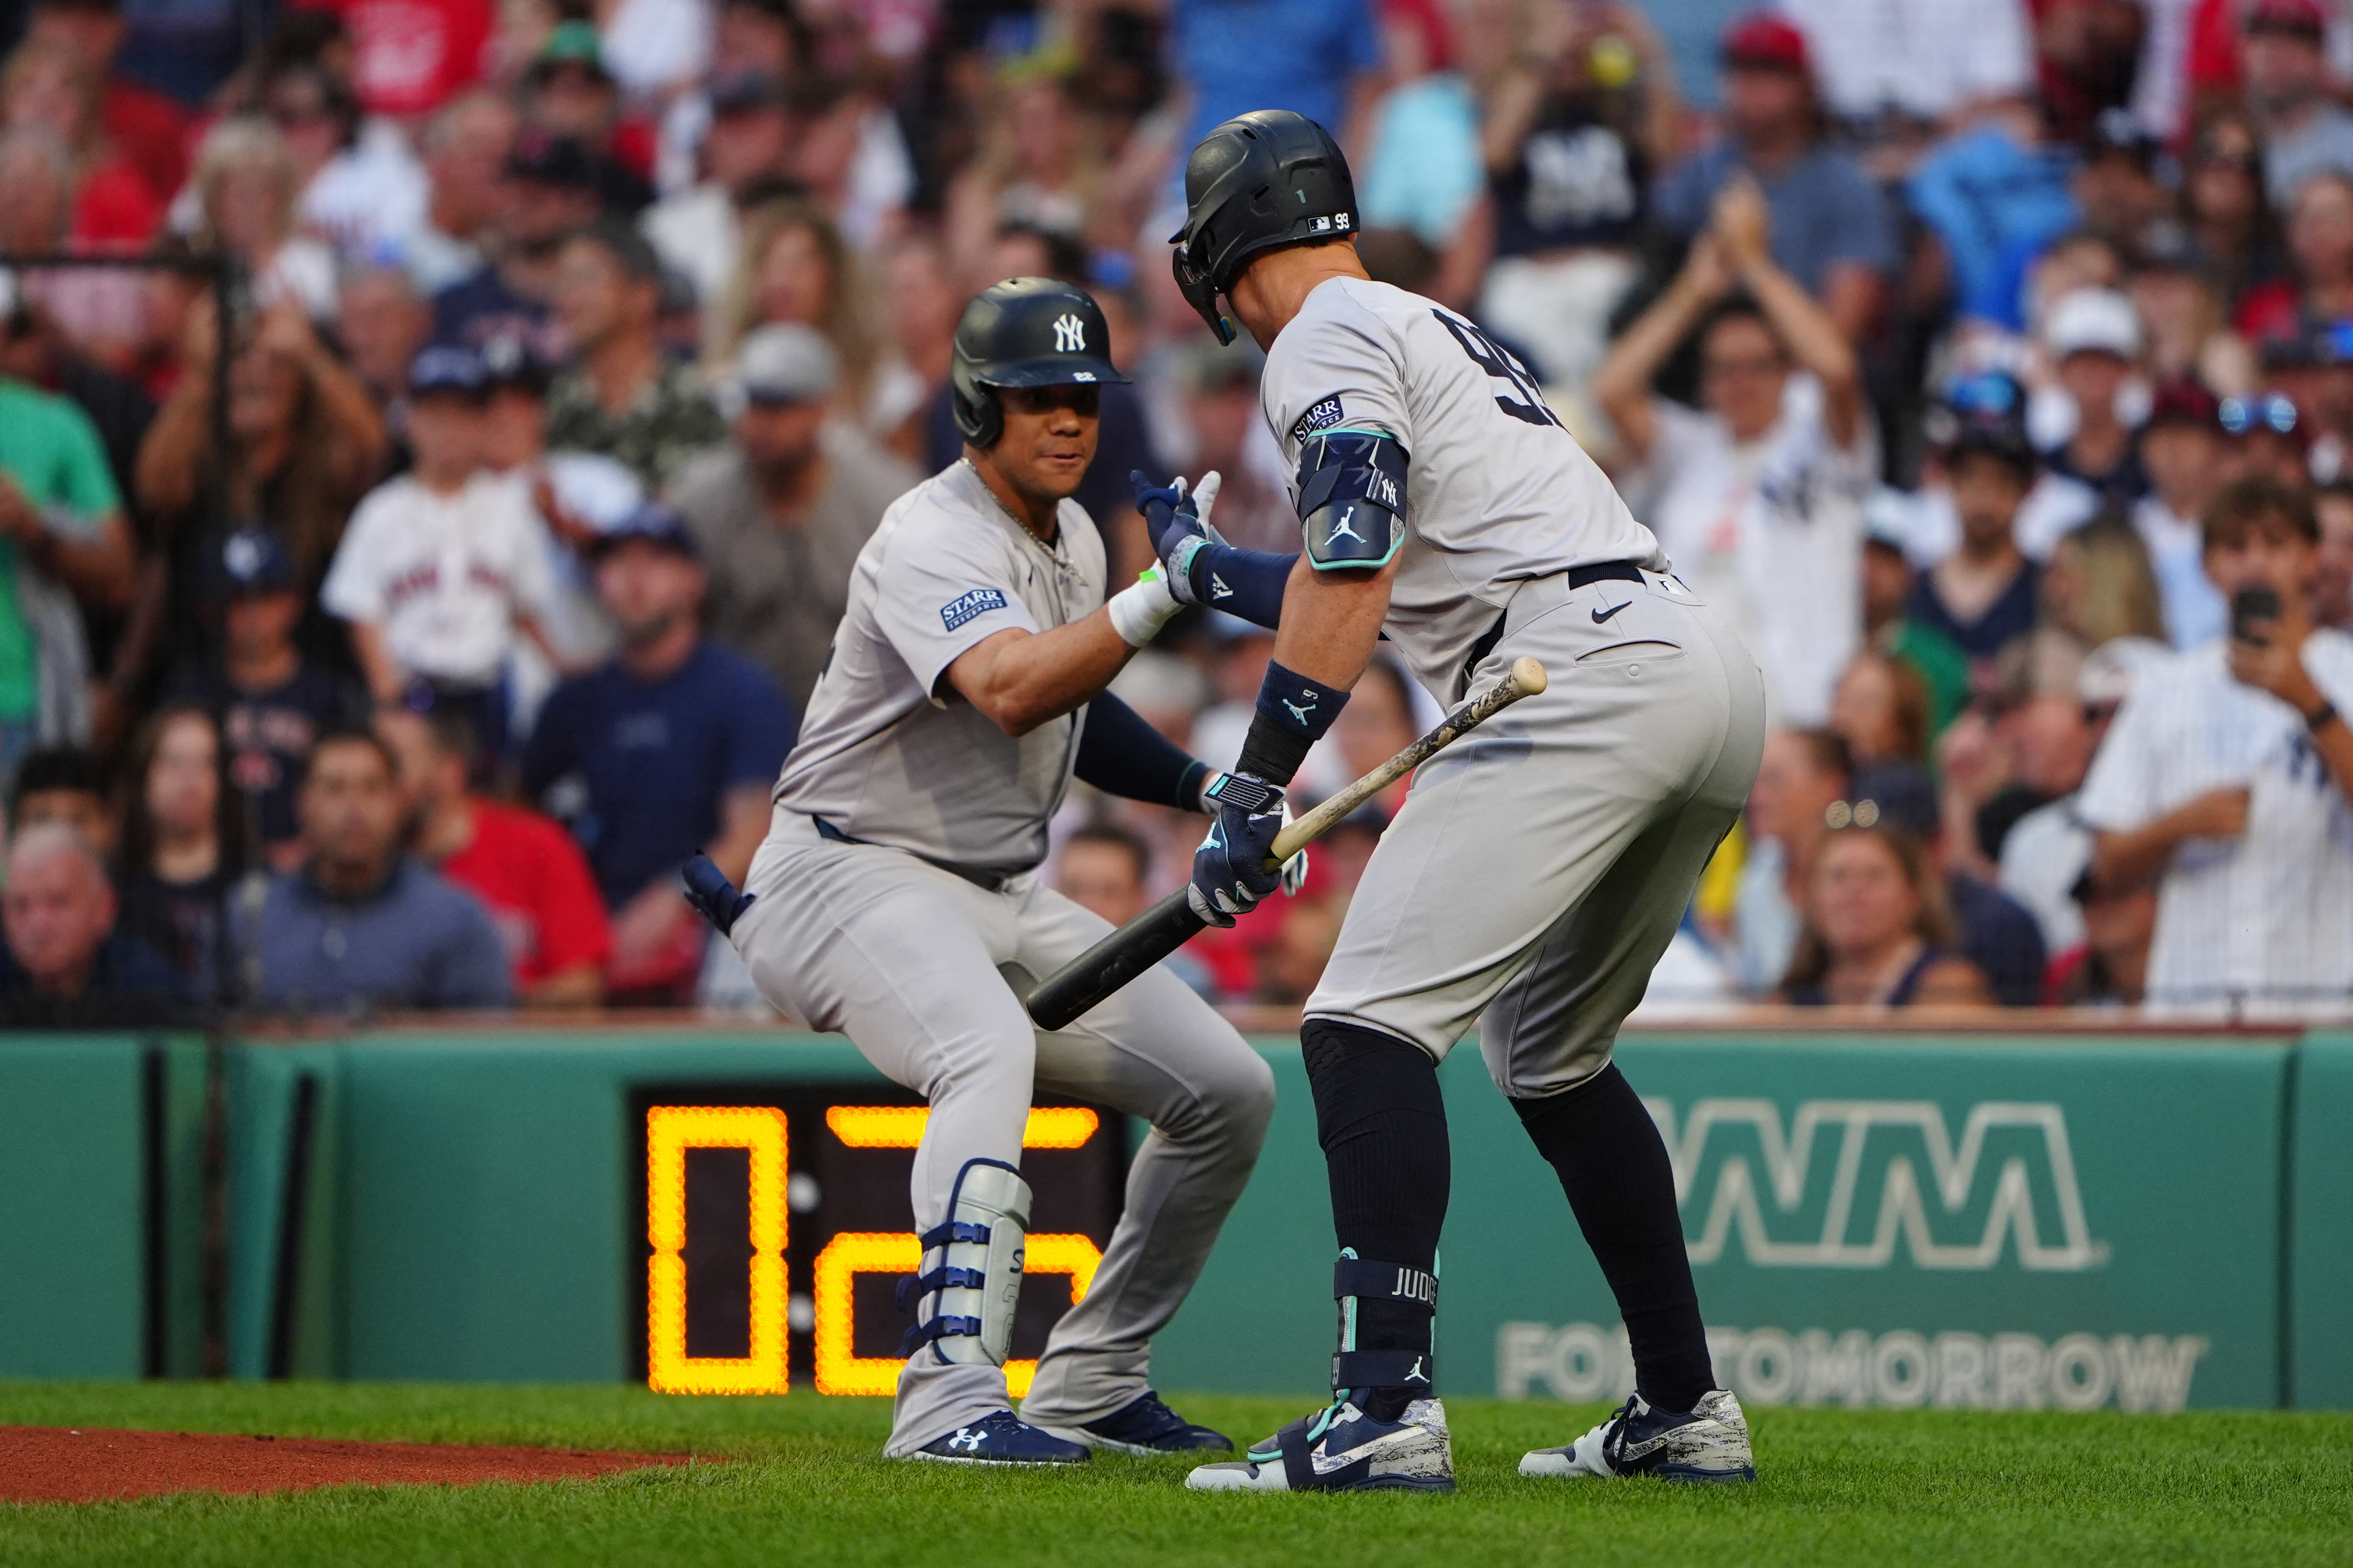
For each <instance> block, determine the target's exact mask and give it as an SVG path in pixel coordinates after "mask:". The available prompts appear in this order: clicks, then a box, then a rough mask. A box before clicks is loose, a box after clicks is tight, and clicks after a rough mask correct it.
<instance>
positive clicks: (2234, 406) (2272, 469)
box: [2221, 392, 2312, 489]
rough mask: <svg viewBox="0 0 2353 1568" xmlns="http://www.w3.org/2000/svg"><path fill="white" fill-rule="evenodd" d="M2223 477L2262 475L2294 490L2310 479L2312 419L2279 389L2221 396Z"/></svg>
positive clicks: (2240, 477) (2239, 477) (2235, 477)
mask: <svg viewBox="0 0 2353 1568" xmlns="http://www.w3.org/2000/svg"><path fill="white" fill-rule="evenodd" d="M2221 423H2222V433H2223V434H2224V435H2225V436H2227V437H2230V439H2229V441H2228V442H2226V443H2225V444H2224V446H2223V448H2222V477H2223V479H2224V480H2225V481H2226V482H2227V481H2232V480H2238V479H2272V480H2274V481H2276V482H2278V483H2280V484H2283V485H2285V486H2287V487H2288V488H2289V489H2298V488H2300V487H2302V486H2304V485H2307V484H2309V483H2311V482H2312V421H2311V419H2310V418H2309V417H2308V416H2306V414H2305V412H2304V410H2303V409H2302V408H2300V407H2298V406H2297V405H2296V402H2295V399H2294V398H2293V397H2290V396H2288V395H2285V394H2284V393H2280V392H2264V393H2258V394H2256V395H2254V396H2252V397H2226V398H2224V399H2222V409H2221Z"/></svg>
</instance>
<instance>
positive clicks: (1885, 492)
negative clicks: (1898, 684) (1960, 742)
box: [1862, 489, 1969, 744]
mask: <svg viewBox="0 0 2353 1568" xmlns="http://www.w3.org/2000/svg"><path fill="white" fill-rule="evenodd" d="M1910 510H1911V503H1910V501H1909V500H1907V499H1906V498H1905V496H1904V495H1903V494H1902V493H1901V492H1899V491H1896V490H1893V489H1878V490H1875V491H1873V493H1872V495H1871V497H1870V499H1868V500H1865V501H1864V502H1863V503H1862V521H1863V530H1864V532H1863V540H1862V636H1863V644H1864V646H1865V647H1870V648H1872V649H1873V650H1875V651H1877V652H1879V653H1882V654H1884V655H1886V656H1887V657H1888V658H1892V659H1894V660H1895V661H1896V662H1897V663H1899V664H1903V665H1905V666H1908V667H1909V668H1910V669H1911V670H1912V673H1913V674H1914V675H1915V676H1917V677H1918V678H1919V679H1920V683H1921V686H1922V688H1923V689H1925V690H1926V693H1927V698H1928V739H1929V742H1930V743H1931V744H1933V743H1934V742H1935V741H1936V737H1937V736H1939V735H1941V734H1943V733H1944V732H1945V727H1946V726H1947V724H1950V723H1951V722H1952V721H1953V720H1954V719H1955V718H1956V717H1957V715H1958V714H1959V713H1960V710H1961V709H1962V707H1963V706H1964V705H1965V704H1967V703H1968V700H1969V658H1968V655H1967V654H1965V653H1963V652H1962V651H1961V650H1960V647H1959V645H1958V644H1957V643H1955V642H1954V641H1953V639H1952V638H1951V637H1947V636H1946V635H1945V634H1944V633H1943V632H1940V631H1936V630H1935V629H1933V628H1931V627H1928V626H1922V625H1921V624H1920V623H1919V622H1918V621H1915V620H1914V619H1913V618H1912V617H1911V616H1910V615H1909V614H1908V613H1907V611H1908V609H1909V607H1910V605H1911V603H1912V591H1913V589H1914V587H1915V585H1916V584H1917V583H1918V580H1919V579H1918V574H1915V572H1914V571H1913V570H1912V559H1911V557H1910V556H1909V555H1907V554H1906V553H1905V548H1906V545H1907V543H1908V542H1909V540H1910V536H1911V527H1910V524H1911V519H1910Z"/></svg>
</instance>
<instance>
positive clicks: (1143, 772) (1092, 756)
mask: <svg viewBox="0 0 2353 1568" xmlns="http://www.w3.org/2000/svg"><path fill="white" fill-rule="evenodd" d="M1078 773H1079V777H1081V778H1082V779H1084V780H1085V781H1086V782H1087V783H1089V784H1092V785H1094V786H1095V788H1097V789H1099V790H1102V791H1103V793H1104V794H1105V795H1118V796H1119V797H1120V798H1121V799H1123V800H1141V801H1145V802H1148V803H1149V804H1151V805H1173V806H1175V807H1176V809H1177V810H1179V811H1198V810H1200V809H1201V784H1202V781H1203V780H1205V779H1207V778H1208V776H1209V773H1210V768H1209V764H1208V763H1205V762H1202V761H1200V760H1199V759H1198V758H1196V757H1193V756H1191V755H1188V754H1187V752H1184V751H1183V750H1181V749H1180V748H1178V747H1177V746H1176V745H1175V744H1173V743H1172V742H1170V741H1169V740H1168V739H1167V737H1166V736H1164V735H1163V734H1161V732H1160V731H1157V730H1155V729H1154V728H1153V727H1152V726H1151V725H1149V724H1147V723H1145V721H1144V716H1143V715H1142V714H1140V713H1138V712H1136V710H1134V709H1133V708H1130V707H1129V706H1128V705H1127V704H1126V703H1124V702H1122V701H1121V700H1119V699H1118V698H1116V697H1113V695H1112V694H1111V693H1110V692H1108V691H1105V692H1102V693H1100V694H1098V695H1097V696H1096V698H1095V699H1094V700H1093V701H1092V702H1090V703H1088V704H1087V727H1086V731H1085V732H1084V733H1082V735H1081V736H1080V737H1079V766H1078Z"/></svg>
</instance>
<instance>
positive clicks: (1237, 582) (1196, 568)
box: [1186, 544, 1299, 629]
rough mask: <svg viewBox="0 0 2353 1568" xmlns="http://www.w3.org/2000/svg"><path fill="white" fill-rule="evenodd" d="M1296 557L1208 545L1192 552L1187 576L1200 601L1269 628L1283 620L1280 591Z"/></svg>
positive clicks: (1211, 607)
mask: <svg viewBox="0 0 2353 1568" xmlns="http://www.w3.org/2000/svg"><path fill="white" fill-rule="evenodd" d="M1298 559H1299V557H1298V555H1297V554H1296V553H1295V552H1294V553H1293V554H1290V555H1271V554H1269V553H1268V552H1265V551H1263V550H1240V549H1237V548H1235V547H1234V546H1233V545H1230V544H1210V545H1205V546H1203V547H1202V548H1201V549H1200V550H1199V551H1198V552H1196V553H1195V555H1194V556H1193V561H1192V564H1191V566H1190V567H1189V568H1188V569H1187V573H1186V575H1187V577H1188V578H1190V579H1191V586H1192V589H1193V597H1194V598H1195V599H1197V600H1198V601H1199V602H1200V603H1201V604H1203V605H1208V607H1209V608H1210V609H1213V610H1222V611H1224V612H1225V613H1226V614H1227V615H1229V616H1240V617H1241V618H1242V619H1244V620H1246V621H1249V622H1251V623H1252V624H1254V625H1257V626H1265V627H1268V628H1269V629H1271V628H1273V627H1274V626H1277V625H1278V624H1280V623H1281V621H1282V590H1283V587H1284V585H1285V584H1288V583H1289V582H1290V581H1291V568H1292V566H1293V563H1296V562H1297V561H1298Z"/></svg>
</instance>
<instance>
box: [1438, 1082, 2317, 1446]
mask: <svg viewBox="0 0 2353 1568" xmlns="http://www.w3.org/2000/svg"><path fill="white" fill-rule="evenodd" d="M1768 1049H1770V1047H1758V1046H1746V1045H1744V1046H1740V1047H1704V1046H1692V1047H1683V1048H1680V1049H1678V1048H1671V1047H1662V1046H1656V1045H1654V1046H1651V1047H1642V1046H1641V1045H1633V1046H1630V1047H1629V1048H1628V1049H1627V1050H1626V1051H1625V1052H1624V1054H1623V1060H1624V1064H1625V1068H1626V1071H1627V1073H1628V1076H1629V1077H1630V1079H1632V1080H1633V1081H1634V1083H1635V1084H1636V1085H1637V1087H1638V1088H1640V1089H1642V1090H1643V1092H1644V1094H1645V1098H1646V1102H1647V1103H1648V1104H1649V1106H1650V1109H1651V1116H1652V1117H1653V1118H1654V1119H1655V1120H1656V1121H1657V1122H1658V1124H1659V1131H1660V1132H1661V1134H1662V1136H1663V1137H1664V1139H1665V1141H1666V1145H1667V1151H1668V1155H1669V1157H1670V1159H1671V1160H1672V1163H1673V1165H1674V1172H1675V1190H1676V1197H1677V1199H1678V1200H1679V1202H1680V1204H1681V1205H1682V1211H1683V1233H1684V1237H1685V1240H1686V1242H1687V1244H1688V1246H1689V1247H1690V1251H1691V1259H1692V1264H1693V1272H1694V1276H1695V1278H1696V1279H1697V1280H1698V1282H1699V1290H1700V1301H1701V1305H1702V1308H1703V1310H1704V1311H1705V1313H1706V1315H1707V1318H1708V1321H1709V1325H1710V1328H1709V1337H1710V1342H1711V1348H1712V1349H1713V1350H1714V1352H1715V1361H1716V1375H1717V1378H1718V1381H1720V1382H1722V1383H1724V1384H1726V1385H1727V1386H1729V1387H1731V1388H1733V1389H1734V1390H1735V1391H1736V1392H1737V1393H1738V1394H1740V1395H1741V1397H1742V1399H1743V1400H1745V1401H1746V1402H1748V1403H1751V1404H1757V1405H1781V1404H1806V1405H1811V1404H1822V1403H1837V1404H1845V1405H1891V1406H1896V1407H1913V1406H1919V1405H1946V1406H1978V1407H1989V1408H2013V1409H2044V1408H2054V1407H2055V1408H2059V1409H2070V1410H2087V1409H2095V1408H2099V1407H2101V1406H2104V1405H2105V1406H2112V1407H2119V1408H2122V1409H2126V1410H2177V1409H2179V1408H2181V1407H2182V1406H2183V1405H2187V1404H2200V1405H2233V1404H2250V1405H2268V1404H2271V1403H2274V1401H2275V1400H2276V1398H2277V1397H2278V1351H2279V1342H2278V1313H2277V1310H2276V1302H2277V1295H2276V1291H2277V1289H2278V1284H2279V1280H2278V1268H2277V1260H2276V1258H2274V1256H2272V1254H2273V1252H2274V1246H2275V1244H2274V1242H2273V1240H2272V1239H2271V1238H2272V1236H2273V1225H2274V1217H2275V1215H2277V1213H2278V1208H2277V1205H2278V1175H2277V1172H2278V1168H2279V1167H2278V1160H2277V1145H2276V1140H2277V1136H2278V1134H2277V1131H2276V1129H2277V1128H2278V1126H2279V1103H2278V1098H2277V1097H2278V1094H2279V1070H2280V1065H2281V1064H2280V1063H2279V1062H2278V1061H2276V1060H2273V1059H2270V1058H2271V1054H2272V1053H2271V1052H2270V1051H2269V1050H2268V1048H2267V1047H2242V1048H2241V1049H2238V1050H2232V1049H2229V1048H2227V1047H2226V1048H2224V1049H2221V1050H2216V1049H2215V1048H2213V1047H2203V1048H2202V1049H2201V1048H2200V1047H2146V1046H2143V1047H2119V1046H2105V1045H2095V1046H2082V1045H2066V1046H2060V1045H2052V1046H2046V1047H2021V1046H2018V1045H2015V1044H2006V1045H2000V1046H1962V1045H1956V1046H1952V1047H1943V1048H1939V1047H1929V1046H1922V1047H1915V1048H1909V1049H1907V1048H1905V1047H1900V1046H1899V1047H1894V1048H1892V1049H1891V1048H1889V1047H1887V1046H1885V1045H1881V1046H1879V1047H1877V1048H1876V1049H1875V1050H1873V1051H1872V1052H1870V1053H1868V1054H1865V1053H1862V1052H1857V1051H1847V1050H1841V1049H1839V1048H1837V1047H1820V1046H1812V1047H1799V1046H1785V1047H1781V1048H1780V1049H1779V1050H1773V1051H1771V1055H1770V1058H1769V1059H1770V1060H1771V1063H1772V1065H1771V1067H1770V1068H1767V1061H1766V1060H1765V1059H1760V1058H1762V1057H1763V1056H1764V1054H1765V1053H1766V1052H1767V1050H1768ZM2185 1053H2189V1062H2190V1063H2191V1064H2192V1065H2194V1067H2195V1068H2197V1069H2198V1070H2195V1071H2193V1072H2192V1073H2190V1074H2189V1078H2188V1079H2186V1080H2185V1079H2184V1078H2183V1077H2182V1076H2181V1068H2182V1067H2183V1065H2184V1061H2185ZM1760 1068H1765V1069H1766V1070H1764V1071H1760V1070H1759V1069H1760ZM1759 1079H1770V1080H1772V1088H1771V1090H1770V1091H1768V1092H1761V1093H1760V1092H1755V1090H1756V1089H1757V1088H1758V1087H1759V1084H1758V1080H1759ZM1869 1089H1880V1090H1881V1091H1882V1092H1879V1093H1863V1092H1857V1091H1858V1090H1869ZM1888 1089H1900V1090H1901V1092H1898V1093H1888V1092H1884V1091H1885V1090H1888ZM1678 1090H1682V1092H1677V1091H1678ZM1727 1090H1729V1091H1730V1092H1726V1091H1727ZM1825 1090H1834V1091H1835V1092H1824V1091H1825ZM1809 1091H1811V1092H1809ZM1924 1091H1926V1092H1924ZM2249 1155H2253V1156H2254V1157H2253V1158H2248V1157H2247V1156H2249ZM1571 1272H1572V1273H1576V1272H1577V1271H1576V1270H1572V1271H1571ZM1450 1284H1451V1281H1450ZM1569 1294H1570V1296H1571V1299H1572V1300H1574V1301H1575V1303H1576V1305H1577V1306H1579V1307H1583V1306H1586V1305H1588V1303H1589V1304H1590V1305H1591V1306H1592V1307H1593V1308H1594V1309H1595V1310H1594V1311H1593V1312H1592V1313H1591V1315H1590V1316H1584V1315H1577V1316H1571V1315H1569V1314H1567V1313H1563V1314H1561V1315H1559V1316H1556V1317H1552V1318H1549V1319H1546V1318H1543V1317H1537V1316H1533V1315H1532V1316H1529V1317H1519V1316H1513V1317H1508V1318H1505V1319H1504V1320H1503V1321H1500V1322H1499V1323H1498V1324H1497V1325H1496V1327H1495V1331H1494V1339H1493V1355H1494V1358H1495V1378H1496V1387H1497V1391H1498V1392H1499V1393H1501V1394H1503V1395H1504V1396H1505V1397H1507V1398H1521V1397H1529V1396H1540V1395H1545V1394H1550V1395H1554V1396H1556V1397H1559V1398H1563V1399H1580V1400H1582V1399H1602V1398H1609V1399H1615V1398H1619V1397H1621V1396H1622V1395H1623V1394H1626V1393H1630V1392H1631V1390H1632V1387H1633V1369H1632V1366H1631V1364H1630V1361H1629V1359H1628V1357H1627V1353H1626V1349H1625V1332H1624V1330H1623V1329H1622V1327H1620V1325H1619V1324H1618V1323H1617V1321H1616V1314H1615V1311H1614V1309H1613V1308H1612V1307H1611V1305H1610V1303H1609V1297H1608V1294H1607V1292H1606V1290H1604V1291H1602V1292H1600V1293H1599V1296H1598V1299H1597V1297H1596V1296H1595V1294H1594V1293H1592V1292H1590V1290H1589V1289H1581V1288H1579V1286H1578V1285H1577V1284H1574V1283H1573V1284H1572V1285H1571V1286H1570V1287H1569Z"/></svg>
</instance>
